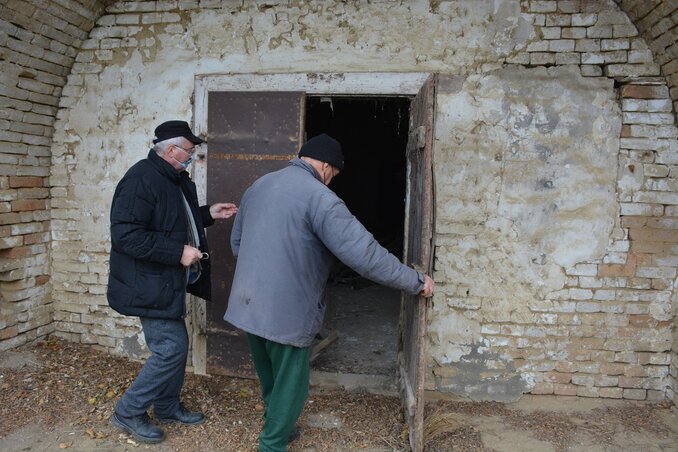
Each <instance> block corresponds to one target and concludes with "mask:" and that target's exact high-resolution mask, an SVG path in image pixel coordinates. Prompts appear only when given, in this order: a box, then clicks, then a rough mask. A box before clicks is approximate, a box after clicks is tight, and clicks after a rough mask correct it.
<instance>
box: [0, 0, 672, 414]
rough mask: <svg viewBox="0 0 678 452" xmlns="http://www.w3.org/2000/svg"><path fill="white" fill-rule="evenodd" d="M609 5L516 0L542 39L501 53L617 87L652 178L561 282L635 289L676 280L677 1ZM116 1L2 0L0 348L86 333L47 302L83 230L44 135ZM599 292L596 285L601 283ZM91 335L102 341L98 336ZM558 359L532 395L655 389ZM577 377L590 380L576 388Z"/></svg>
mask: <svg viewBox="0 0 678 452" xmlns="http://www.w3.org/2000/svg"><path fill="white" fill-rule="evenodd" d="M147 3H148V4H152V5H155V3H156V2H147ZM158 3H159V2H158ZM164 3H166V4H172V3H175V5H174V6H173V8H176V7H177V6H176V4H178V3H180V2H164ZM194 3H197V2H194ZM616 3H617V6H618V7H619V12H618V13H614V12H611V11H610V8H608V7H607V6H605V8H602V7H601V5H603V4H606V2H604V1H600V2H597V1H594V2H587V1H584V0H521V8H522V10H523V13H526V14H529V15H530V17H532V20H533V23H534V24H535V25H536V26H537V27H538V28H539V30H540V31H541V34H542V36H541V39H539V40H537V41H534V42H532V43H531V44H530V45H529V46H528V48H527V49H526V50H525V51H523V52H520V53H516V54H514V55H512V56H511V57H509V58H508V59H507V61H506V62H507V63H508V64H518V65H526V66H542V65H544V66H551V65H579V67H580V68H581V71H582V74H583V75H587V76H607V77H611V78H614V79H615V81H616V82H617V84H618V87H619V94H620V97H621V99H620V102H621V106H622V112H623V127H622V134H621V137H620V138H621V151H620V152H621V155H620V158H621V159H622V160H621V162H623V168H622V170H621V171H625V172H628V173H634V174H637V172H639V171H642V174H643V177H644V186H645V187H646V188H647V189H646V190H639V191H637V192H635V193H633V194H632V195H631V196H630V197H622V199H619V201H620V206H621V218H620V225H621V227H622V228H623V229H624V231H625V232H626V234H627V236H628V237H619V240H618V241H617V243H618V247H617V248H616V249H612V250H611V251H610V253H609V255H608V257H607V260H606V261H605V262H604V263H602V264H596V265H594V264H581V265H578V266H576V267H575V268H573V269H571V270H570V276H571V277H572V278H573V279H576V280H577V281H578V282H577V284H578V286H576V287H572V288H571V289H570V290H573V291H576V293H580V294H581V295H582V296H586V297H588V294H589V293H593V291H592V290H591V289H590V288H587V287H586V281H588V280H591V279H593V278H598V279H603V280H605V281H608V282H610V284H614V280H615V278H629V279H631V280H634V281H636V283H637V284H638V286H639V287H641V288H643V287H647V288H652V289H662V288H664V289H666V284H667V280H669V279H671V278H673V279H674V280H675V277H676V275H675V274H673V275H666V274H663V273H662V271H663V270H661V268H660V267H662V262H663V263H664V265H666V266H668V267H673V268H674V269H675V267H676V261H675V260H676V255H677V254H678V251H676V248H677V247H678V230H677V229H678V228H677V227H676V222H677V221H678V220H677V218H678V198H677V196H678V195H677V194H676V192H677V191H678V190H676V187H675V180H676V174H675V172H676V171H678V169H677V168H678V147H677V145H676V142H677V140H676V133H675V118H676V116H675V112H676V111H677V110H678V42H677V39H676V36H677V35H678V31H677V30H678V29H677V26H678V0H618V1H617V2H616ZM114 4H115V2H114V1H112V0H66V1H64V0H43V1H40V2H37V1H30V0H6V1H4V2H3V4H2V5H0V59H2V61H3V71H2V73H1V74H0V103H1V104H2V110H0V231H1V232H2V233H1V234H0V303H1V306H0V350H7V349H11V348H13V347H16V346H19V345H21V344H24V343H27V342H30V341H33V340H35V339H37V338H41V337H44V336H46V335H49V334H58V335H62V336H64V337H68V338H69V339H71V340H80V338H81V333H79V331H82V330H80V329H78V328H73V327H72V325H74V324H77V323H78V322H81V321H82V317H81V315H85V314H87V313H88V312H89V311H88V309H89V308H88V307H87V306H80V307H78V306H77V305H72V306H70V307H69V310H68V312H66V313H64V312H55V309H54V303H53V302H52V300H53V299H54V293H53V288H52V285H51V278H52V266H51V265H52V264H51V262H52V256H51V244H52V243H53V242H54V241H60V242H63V244H64V246H66V247H68V246H69V244H70V243H74V246H75V247H77V241H78V232H77V231H74V230H70V229H69V223H68V221H66V220H65V219H64V218H62V217H61V212H62V211H63V210H66V209H69V208H72V207H74V206H72V205H71V203H72V202H73V201H72V200H70V199H69V197H68V196H69V176H68V170H67V169H68V165H69V155H67V154H65V155H60V156H58V162H59V166H60V168H66V170H65V171H54V172H53V168H54V160H53V159H54V156H53V155H52V152H51V143H52V138H51V137H52V136H53V131H54V123H55V120H56V118H57V115H58V112H59V108H67V107H68V99H69V93H64V92H63V88H64V87H65V86H66V84H67V82H68V81H69V77H74V78H77V77H78V73H77V71H74V67H75V64H76V61H77V58H78V55H79V53H80V49H82V48H83V44H84V43H85V42H86V41H87V40H88V38H89V36H90V32H91V31H92V30H93V29H94V27H95V26H96V24H97V21H98V19H99V18H100V17H101V16H102V15H104V13H105V12H106V8H107V7H109V6H112V5H114ZM165 6H166V5H165ZM154 7H155V6H154ZM113 13H114V12H113ZM123 25H124V24H123ZM104 34H105V32H104ZM74 85H76V86H77V83H75V84H74ZM620 166H621V163H620ZM672 184H674V185H672ZM667 249H672V250H673V252H672V253H667V252H666V251H667ZM68 265H69V264H67V263H66V264H65V263H62V264H61V269H62V270H64V269H65V270H66V271H68ZM72 265H73V271H74V272H77V273H80V274H79V275H78V278H79V281H80V282H81V283H83V284H84V285H85V286H87V287H90V289H89V290H90V292H91V293H94V294H98V295H100V296H103V291H102V287H104V288H105V283H106V282H105V279H106V275H107V268H105V266H103V265H99V266H97V265H96V264H93V265H90V266H89V267H88V271H87V273H85V274H82V272H81V269H80V267H79V266H78V265H77V263H74V264H72ZM79 287H81V286H79ZM97 291H98V292H97ZM573 293H575V292H573ZM595 293H600V296H601V297H602V296H604V294H605V292H604V290H600V291H595ZM592 297H593V296H592ZM629 301H630V302H631V301H633V300H629ZM593 302H595V300H594V299H592V303H593ZM634 322H638V323H639V324H642V323H643V322H645V323H646V324H648V326H651V327H660V328H667V327H668V328H670V327H671V325H668V326H667V325H654V324H653V325H650V324H651V323H652V322H653V321H652V318H651V317H650V316H649V315H648V314H647V313H646V312H644V311H643V310H642V309H641V308H640V307H639V308H638V312H637V313H636V315H635V317H634ZM97 344H98V345H99V346H101V347H104V348H110V347H111V344H110V343H108V342H106V339H105V338H102V339H100V340H99V341H98V342H97ZM677 348H678V340H676V339H675V335H674V344H673V347H672V349H673V351H672V353H671V354H668V355H667V356H669V358H668V360H670V361H671V360H672V363H673V364H672V365H671V366H670V373H671V376H672V377H671V378H672V379H671V381H670V384H669V390H668V392H669V397H670V398H672V399H673V400H674V401H676V400H677V393H678V381H677V380H676V376H678V370H677V368H676V365H677V364H678V357H677V355H676V349H677ZM642 356H644V355H641V362H639V363H638V364H640V365H643V364H660V365H664V367H666V365H667V364H668V362H666V360H665V359H664V361H662V362H654V361H653V360H654V359H656V358H654V357H653V356H654V355H652V354H649V353H648V354H647V356H646V357H645V359H646V360H647V362H645V363H644V362H642V359H643V358H642ZM567 366H568V365H567V363H564V364H563V366H562V367H561V368H557V369H556V370H555V371H554V372H551V373H550V374H549V375H548V376H547V378H545V379H544V381H542V382H540V383H539V384H538V385H537V386H535V388H534V392H535V393H550V394H576V395H585V396H598V397H622V396H623V397H626V398H637V399H645V398H652V394H655V395H656V394H657V393H659V392H660V390H661V388H653V387H651V386H650V387H649V388H648V386H647V385H646V384H645V383H644V381H646V380H643V377H652V376H651V375H650V376H648V375H623V376H622V377H619V379H618V384H617V386H613V387H606V386H605V384H604V382H603V383H602V384H600V385H597V386H596V385H594V386H593V387H592V386H591V385H586V386H582V385H578V384H577V382H576V381H573V378H575V377H573V375H572V373H571V369H568V368H567ZM612 367H614V366H612V365H611V367H610V368H609V369H606V370H605V372H606V375H619V372H620V371H619V369H614V368H612ZM622 367H623V366H622ZM582 387H585V388H592V389H591V391H593V390H594V389H595V391H594V392H591V393H589V394H586V393H582V392H581V388H582ZM655 397H656V396H655Z"/></svg>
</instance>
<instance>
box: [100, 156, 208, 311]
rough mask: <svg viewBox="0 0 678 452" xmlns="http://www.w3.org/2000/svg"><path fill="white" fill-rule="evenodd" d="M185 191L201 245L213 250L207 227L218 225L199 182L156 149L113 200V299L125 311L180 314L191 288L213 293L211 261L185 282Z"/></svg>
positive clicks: (128, 176) (202, 293) (110, 293)
mask: <svg viewBox="0 0 678 452" xmlns="http://www.w3.org/2000/svg"><path fill="white" fill-rule="evenodd" d="M180 190H183V192H184V195H185V196H186V199H187V200H188V202H189V204H190V206H191V210H192V211H193V217H194V218H195V222H196V226H197V228H198V234H199V236H200V249H201V250H202V251H204V252H208V251H209V250H208V248H207V239H206V237H205V229H204V228H205V227H206V226H211V225H212V224H214V219H213V218H212V216H211V215H210V213H209V206H202V207H200V206H199V204H198V195H197V192H196V189H195V184H194V183H193V181H191V179H190V177H189V176H188V173H187V172H186V171H182V172H177V170H176V169H174V168H173V167H172V165H170V164H169V163H167V162H165V161H164V160H163V159H162V158H161V157H159V156H158V155H157V154H156V153H155V151H153V150H151V151H150V152H149V153H148V158H146V159H144V160H141V161H139V162H137V163H136V164H135V165H134V166H132V167H131V168H130V169H129V170H128V171H127V173H126V174H125V176H124V177H123V178H122V179H121V180H120V182H119V183H118V186H117V187H116V189H115V193H114V195H113V201H112V205H111V260H110V271H109V277H108V292H107V296H108V303H109V305H110V306H111V308H113V309H114V310H116V311H117V312H119V313H121V314H124V315H132V316H139V317H152V318H169V319H180V318H182V317H183V316H184V315H185V314H186V292H187V291H188V292H189V293H192V294H194V295H197V296H198V297H200V298H204V299H206V300H209V299H210V298H211V290H210V289H211V287H210V265H209V260H203V261H201V263H202V275H201V277H200V279H198V281H196V283H195V284H192V285H189V286H188V287H186V283H187V275H186V269H185V268H184V267H183V266H182V265H181V255H182V252H183V249H184V245H186V244H188V229H187V228H188V227H189V226H188V225H187V222H186V214H185V208H184V202H183V200H182V198H181V192H180Z"/></svg>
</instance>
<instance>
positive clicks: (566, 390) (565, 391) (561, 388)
mask: <svg viewBox="0 0 678 452" xmlns="http://www.w3.org/2000/svg"><path fill="white" fill-rule="evenodd" d="M553 393H554V394H555V395H563V396H576V395H577V386H575V385H571V384H554V385H553Z"/></svg>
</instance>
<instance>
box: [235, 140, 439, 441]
mask: <svg viewBox="0 0 678 452" xmlns="http://www.w3.org/2000/svg"><path fill="white" fill-rule="evenodd" d="M343 167H344V159H343V155H342V151H341V146H340V144H339V143H338V142H337V141H336V140H334V139H333V138H331V137H329V136H328V135H325V134H322V135H319V136H316V137H314V138H312V139H310V140H309V141H308V142H307V143H306V144H304V145H303V146H302V147H301V149H300V151H299V158H296V159H294V160H292V161H291V162H290V163H289V165H288V166H287V167H286V168H284V169H281V170H279V171H276V172H273V173H270V174H267V175H265V176H263V177H261V178H260V179H259V180H257V181H256V182H255V183H254V184H253V185H252V186H251V187H250V188H249V189H248V190H247V191H246V192H245V195H244V196H243V198H242V202H241V206H240V210H239V212H238V215H237V216H236V219H235V223H234V226H233V232H232V235H231V248H232V249H233V254H234V255H235V256H237V263H236V270H235V276H234V279H233V286H232V289H231V294H230V297H229V301H228V308H227V310H226V314H225V315H224V319H225V320H226V321H228V322H230V323H231V324H233V325H234V326H236V327H238V328H240V329H242V330H244V331H245V332H246V333H247V339H248V343H249V347H250V353H251V355H252V360H253V362H254V366H255V368H256V370H257V374H258V376H259V380H260V382H261V391H262V397H263V399H264V407H265V408H264V428H263V431H262V432H261V434H260V435H259V450H260V451H262V452H264V451H266V452H268V451H284V450H286V448H287V443H288V442H289V441H291V440H293V439H294V438H295V437H297V436H298V434H299V433H298V432H299V429H298V427H297V428H295V423H296V421H297V419H298V417H299V415H300V414H301V411H302V409H303V406H304V403H305V401H306V397H307V396H308V386H309V367H310V365H309V354H310V353H309V350H310V346H311V343H312V341H313V339H314V337H315V335H316V334H317V333H318V331H319V330H320V328H321V326H322V320H323V315H324V313H325V303H324V300H323V295H324V291H325V285H326V282H327V278H328V276H329V272H330V267H331V265H332V261H333V255H334V256H336V257H338V258H339V259H340V260H341V261H342V262H344V263H345V264H346V265H348V266H349V267H351V268H352V269H354V270H355V271H357V272H358V273H359V274H361V275H362V276H365V277H367V278H369V279H372V280H373V281H376V282H378V283H380V284H383V285H386V286H389V287H392V288H396V289H400V290H404V291H407V292H408V293H411V294H417V293H421V294H422V295H424V296H427V297H428V296H431V295H432V294H433V288H434V283H433V280H432V279H431V278H430V277H429V276H427V275H423V274H421V273H419V272H417V271H415V270H414V269H412V268H410V267H407V266H406V265H403V264H402V263H401V262H400V261H399V260H398V258H397V257H395V256H393V255H392V254H390V253H389V252H388V251H386V249H384V248H383V247H382V246H380V245H379V243H377V241H376V240H375V239H374V237H373V236H372V234H370V233H369V232H368V231H367V230H366V229H365V228H364V227H363V225H362V224H360V222H359V221H358V220H357V219H356V218H355V217H354V216H353V215H352V214H351V213H350V212H349V210H348V209H347V208H346V205H345V204H344V202H343V201H342V200H341V199H340V198H339V197H337V195H336V194H335V193H334V192H333V191H332V190H330V189H329V188H328V187H327V185H329V183H330V181H332V179H333V178H334V177H336V176H337V174H339V171H341V170H342V169H343Z"/></svg>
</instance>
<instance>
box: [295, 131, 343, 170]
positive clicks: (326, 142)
mask: <svg viewBox="0 0 678 452" xmlns="http://www.w3.org/2000/svg"><path fill="white" fill-rule="evenodd" d="M299 157H311V158H314V159H316V160H320V161H321V162H325V163H329V164H330V165H332V166H334V167H336V168H338V169H339V170H340V171H341V170H343V169H344V155H343V154H342V152H341V144H339V142H338V141H337V140H335V139H334V138H332V137H331V136H329V135H327V134H325V133H323V134H321V135H316V136H314V137H313V138H311V139H310V140H308V141H307V142H306V143H304V145H303V146H302V147H301V149H299Z"/></svg>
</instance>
